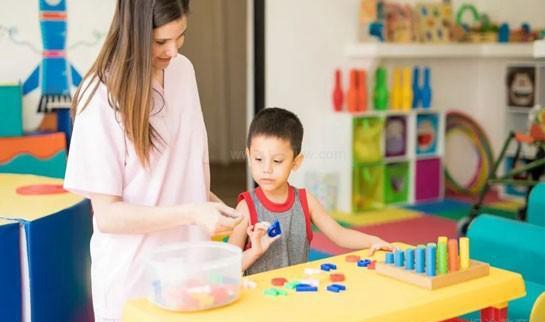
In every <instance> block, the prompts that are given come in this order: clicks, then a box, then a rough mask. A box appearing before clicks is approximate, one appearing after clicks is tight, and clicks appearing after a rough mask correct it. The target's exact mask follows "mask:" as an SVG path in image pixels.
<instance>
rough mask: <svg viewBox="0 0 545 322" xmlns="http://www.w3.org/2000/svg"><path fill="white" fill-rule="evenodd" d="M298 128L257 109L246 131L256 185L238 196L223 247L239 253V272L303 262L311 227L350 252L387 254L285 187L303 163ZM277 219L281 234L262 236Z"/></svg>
mask: <svg viewBox="0 0 545 322" xmlns="http://www.w3.org/2000/svg"><path fill="white" fill-rule="evenodd" d="M302 141H303V126H302V124H301V122H300V121H299V119H298V118H297V116H296V115H295V114H293V113H292V112H290V111H287V110H284V109H280V108H267V109H265V110H262V111H260V112H259V113H258V114H257V115H256V116H255V118H254V120H253V121H252V123H251V125H250V130H249V133H248V141H247V148H246V155H247V157H248V162H249V165H250V169H251V173H252V177H253V179H254V180H255V182H257V184H258V185H259V187H258V188H257V189H255V190H252V191H249V192H244V193H241V194H240V195H239V198H238V204H237V211H238V212H239V213H241V214H242V215H243V217H244V219H243V220H242V222H241V223H240V224H239V225H238V226H236V227H235V229H234V230H233V233H232V234H231V236H230V238H229V243H231V244H234V245H237V246H239V247H241V248H242V249H244V253H243V259H242V270H243V271H245V272H246V274H255V273H259V272H263V271H268V270H272V269H276V268H280V267H284V266H289V265H294V264H299V263H304V262H306V261H307V260H308V254H309V250H310V242H311V240H312V228H311V223H313V224H315V225H316V226H317V227H318V228H319V229H320V231H322V232H323V233H324V234H325V235H326V236H327V237H328V238H329V239H330V240H331V241H333V242H334V243H335V244H336V245H338V246H340V247H345V248H350V249H361V248H370V250H371V253H374V252H375V251H376V250H379V249H384V250H392V249H393V247H392V246H391V245H390V244H388V243H387V242H385V241H383V240H382V239H380V238H378V237H375V236H370V235H367V234H364V233H361V232H358V231H355V230H351V229H346V228H344V227H342V226H340V225H339V224H338V223H337V222H336V221H335V220H334V219H332V218H331V217H330V216H329V215H328V214H327V213H326V211H325V210H324V208H323V207H322V206H321V205H320V202H319V201H318V200H317V199H316V198H315V197H314V196H313V195H312V194H310V193H308V192H307V191H305V189H296V188H294V187H292V186H291V185H290V184H289V183H288V178H289V175H290V173H291V171H294V170H297V168H299V166H301V163H302V161H303V155H302V154H300V153H301V143H302ZM276 219H277V220H279V222H280V227H281V230H282V233H281V235H278V236H275V237H273V238H271V237H269V236H268V235H267V227H268V224H267V223H265V222H269V223H270V222H274V221H275V220H276Z"/></svg>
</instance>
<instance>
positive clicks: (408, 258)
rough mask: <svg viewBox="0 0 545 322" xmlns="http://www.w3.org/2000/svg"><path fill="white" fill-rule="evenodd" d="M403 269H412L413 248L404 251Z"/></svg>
mask: <svg viewBox="0 0 545 322" xmlns="http://www.w3.org/2000/svg"><path fill="white" fill-rule="evenodd" d="M405 269H406V270H413V269H414V248H409V249H407V250H405Z"/></svg>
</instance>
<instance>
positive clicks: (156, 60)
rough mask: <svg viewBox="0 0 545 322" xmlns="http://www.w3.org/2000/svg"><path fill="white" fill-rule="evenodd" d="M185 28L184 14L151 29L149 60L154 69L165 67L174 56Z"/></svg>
mask: <svg viewBox="0 0 545 322" xmlns="http://www.w3.org/2000/svg"><path fill="white" fill-rule="evenodd" d="M186 29H187V17H186V16H182V17H181V18H180V19H178V20H174V21H172V22H169V23H167V24H166V25H162V26H160V27H157V28H155V29H153V41H152V46H151V52H152V60H151V62H152V65H153V68H154V69H155V70H161V69H165V68H166V67H167V66H168V64H169V63H170V60H171V59H172V58H174V57H176V55H177V54H178V50H179V49H180V48H181V47H182V46H183V44H184V39H185V31H186Z"/></svg>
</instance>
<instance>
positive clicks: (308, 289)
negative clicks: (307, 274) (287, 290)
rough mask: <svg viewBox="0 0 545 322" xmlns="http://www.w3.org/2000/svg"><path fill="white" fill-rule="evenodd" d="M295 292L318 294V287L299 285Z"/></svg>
mask: <svg viewBox="0 0 545 322" xmlns="http://www.w3.org/2000/svg"><path fill="white" fill-rule="evenodd" d="M295 291H297V292H318V287H316V286H312V285H308V284H298V285H297V286H296V287H295Z"/></svg>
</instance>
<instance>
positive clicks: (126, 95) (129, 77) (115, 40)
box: [72, 0, 189, 167]
mask: <svg viewBox="0 0 545 322" xmlns="http://www.w3.org/2000/svg"><path fill="white" fill-rule="evenodd" d="M188 11H189V0H118V1H117V5H116V9H115V13H114V16H113V20H112V24H111V26H110V30H109V31H108V34H107V36H106V39H105V41H104V45H103V46H102V49H101V50H100V52H99V54H98V57H97V59H96V61H95V62H94V63H93V65H92V66H91V69H90V70H89V71H88V72H87V74H85V77H84V81H83V82H82V83H81V85H80V86H79V87H78V89H77V90H76V92H75V94H74V99H73V101H72V113H73V115H74V117H76V116H77V113H81V111H83V110H84V109H85V107H87V105H88V104H89V102H90V100H91V98H92V97H93V96H94V94H95V92H96V90H97V88H98V86H99V83H100V82H102V83H104V84H105V85H106V88H107V89H108V103H109V104H110V107H112V108H113V109H114V110H115V111H116V112H117V113H118V114H119V116H120V117H121V122H122V124H123V128H124V130H125V134H126V135H127V138H128V139H129V140H130V141H132V143H133V145H134V149H135V151H136V155H137V156H138V159H139V160H140V162H141V163H142V165H143V166H145V167H147V166H148V165H149V156H150V152H151V150H152V149H153V148H156V140H157V139H159V135H158V133H157V131H156V130H155V129H154V128H153V126H151V124H150V123H149V117H150V112H151V110H152V107H153V101H152V42H153V29H154V28H157V27H160V26H162V25H165V24H167V23H169V22H172V21H174V20H177V19H179V18H181V17H182V16H184V15H186V14H187V13H188ZM97 79H98V80H99V81H97ZM87 91H90V94H89V95H88V96H87V97H88V98H87V100H86V101H85V102H83V106H82V107H81V109H80V111H78V106H79V105H80V103H82V102H81V99H82V98H83V97H84V96H85V93H86V92H87Z"/></svg>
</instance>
